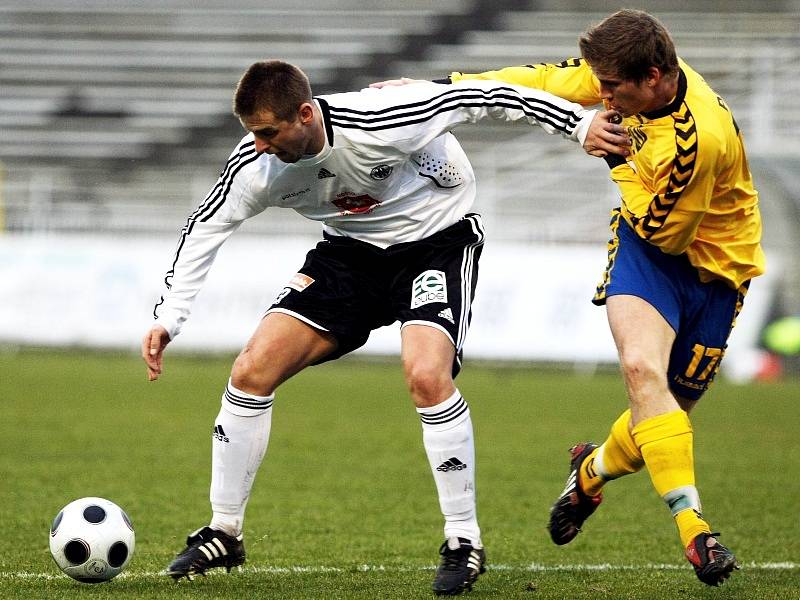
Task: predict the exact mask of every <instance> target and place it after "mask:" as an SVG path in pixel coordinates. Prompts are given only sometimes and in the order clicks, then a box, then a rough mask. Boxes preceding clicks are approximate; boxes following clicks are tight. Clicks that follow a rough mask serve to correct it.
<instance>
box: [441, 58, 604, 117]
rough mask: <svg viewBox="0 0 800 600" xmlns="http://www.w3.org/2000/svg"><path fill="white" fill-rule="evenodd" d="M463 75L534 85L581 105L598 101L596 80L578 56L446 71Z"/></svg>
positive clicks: (454, 78)
mask: <svg viewBox="0 0 800 600" xmlns="http://www.w3.org/2000/svg"><path fill="white" fill-rule="evenodd" d="M465 79H493V80H495V81H505V82H507V83H513V84H516V85H524V86H526V87H530V88H535V89H537V90H543V91H545V92H549V93H551V94H553V95H555V96H560V97H561V98H564V99H565V100H569V101H571V102H577V103H578V104H581V105H583V106H592V105H594V104H597V103H599V102H600V83H599V82H598V81H597V78H596V77H595V76H594V75H593V74H592V70H591V69H590V68H589V65H587V64H586V61H584V60H583V59H582V58H570V59H568V60H565V61H564V62H562V63H558V64H545V63H541V64H538V65H524V66H519V67H505V68H503V69H497V70H495V71H485V72H483V73H461V72H458V71H456V72H453V73H451V74H450V80H451V81H462V80H465Z"/></svg>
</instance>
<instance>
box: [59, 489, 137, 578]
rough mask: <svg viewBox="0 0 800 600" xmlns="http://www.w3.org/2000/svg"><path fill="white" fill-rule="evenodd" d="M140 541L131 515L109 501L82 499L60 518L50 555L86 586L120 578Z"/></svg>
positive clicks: (65, 571) (74, 503)
mask: <svg viewBox="0 0 800 600" xmlns="http://www.w3.org/2000/svg"><path fill="white" fill-rule="evenodd" d="M135 543H136V540H135V536H134V533H133V525H131V520H130V519H129V518H128V515H126V514H125V511H123V510H122V509H121V508H120V507H119V506H117V505H116V504H114V503H113V502H111V501H110V500H106V499H105V498H92V497H90V498H80V499H78V500H75V501H73V502H70V503H69V504H67V505H66V506H65V507H64V508H62V509H61V511H60V512H59V513H58V514H57V515H56V518H55V519H54V520H53V526H52V527H51V528H50V554H52V555H53V560H55V561H56V564H57V565H58V566H59V568H60V569H61V570H62V571H64V573H66V574H67V575H69V576H70V577H72V578H73V579H77V580H78V581H81V582H83V583H100V582H102V581H108V580H109V579H111V578H112V577H115V576H116V575H119V573H120V572H122V570H123V569H124V568H125V567H126V566H127V565H128V563H129V562H130V561H131V557H132V556H133V549H134V546H135Z"/></svg>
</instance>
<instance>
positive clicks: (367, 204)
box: [333, 192, 380, 215]
mask: <svg viewBox="0 0 800 600" xmlns="http://www.w3.org/2000/svg"><path fill="white" fill-rule="evenodd" d="M333 203H334V205H336V206H337V207H339V208H341V209H342V212H341V213H340V214H342V215H356V214H360V213H367V212H369V211H371V210H372V209H373V208H375V207H376V206H378V204H380V202H378V201H377V200H375V198H373V197H372V196H370V195H369V194H359V195H356V194H354V193H353V192H342V193H341V194H338V195H337V196H336V198H335V199H334V200H333Z"/></svg>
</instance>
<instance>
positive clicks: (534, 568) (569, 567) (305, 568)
mask: <svg viewBox="0 0 800 600" xmlns="http://www.w3.org/2000/svg"><path fill="white" fill-rule="evenodd" d="M435 568H436V567H435V566H433V565H431V566H428V567H413V566H402V565H399V566H384V565H354V566H352V567H328V566H323V565H295V566H291V567H245V568H242V569H241V571H242V572H244V573H255V574H265V575H291V574H295V573H352V572H362V573H368V572H372V571H377V572H386V573H409V572H414V571H433V570H434V569H435ZM486 568H487V569H488V570H489V571H511V572H517V573H545V572H558V571H678V570H680V571H683V570H685V569H688V568H689V566H688V565H686V564H679V565H678V564H667V563H647V564H643V565H615V564H611V563H600V564H559V565H540V564H537V563H531V564H529V565H502V564H500V565H496V564H495V565H493V564H489V565H487V566H486ZM54 569H55V567H54ZM742 569H754V570H759V571H796V570H798V569H800V563H795V562H765V563H756V562H750V563H744V564H742ZM222 574H224V573H223V571H220V570H217V571H211V572H209V576H212V577H214V576H217V575H222ZM162 577H166V572H165V571H136V570H130V571H126V572H124V573H122V574H120V575H119V578H120V579H131V580H134V581H135V580H139V579H153V578H162ZM50 579H67V576H66V575H63V574H61V573H32V572H30V571H16V572H11V571H0V581H13V580H50Z"/></svg>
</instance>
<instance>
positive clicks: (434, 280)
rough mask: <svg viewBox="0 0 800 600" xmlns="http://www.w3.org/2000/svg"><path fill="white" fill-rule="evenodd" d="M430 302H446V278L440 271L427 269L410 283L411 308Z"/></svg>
mask: <svg viewBox="0 0 800 600" xmlns="http://www.w3.org/2000/svg"><path fill="white" fill-rule="evenodd" d="M431 302H443V303H445V304H447V278H446V277H445V275H444V272H442V271H434V270H429V271H425V272H423V273H420V274H419V275H417V277H416V278H415V279H414V283H413V284H412V285H411V308H418V307H420V306H423V305H424V304H430V303H431Z"/></svg>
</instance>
